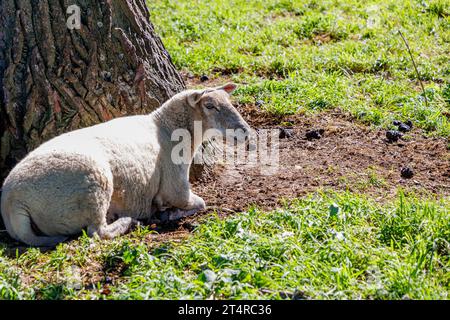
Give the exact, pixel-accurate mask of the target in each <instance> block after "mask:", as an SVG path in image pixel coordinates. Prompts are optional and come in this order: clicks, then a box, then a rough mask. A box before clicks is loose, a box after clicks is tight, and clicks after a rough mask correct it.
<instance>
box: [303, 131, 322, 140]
mask: <svg viewBox="0 0 450 320" xmlns="http://www.w3.org/2000/svg"><path fill="white" fill-rule="evenodd" d="M324 132H325V130H324V129H318V130H311V131H308V132H306V139H308V140H313V139H320V138H322V135H323V133H324Z"/></svg>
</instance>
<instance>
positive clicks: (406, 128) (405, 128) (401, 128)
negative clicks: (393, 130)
mask: <svg viewBox="0 0 450 320" xmlns="http://www.w3.org/2000/svg"><path fill="white" fill-rule="evenodd" d="M398 131H400V132H408V131H411V127H410V126H408V125H407V124H404V123H402V124H400V125H399V126H398Z"/></svg>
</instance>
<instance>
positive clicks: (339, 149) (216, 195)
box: [193, 106, 450, 211]
mask: <svg viewBox="0 0 450 320" xmlns="http://www.w3.org/2000/svg"><path fill="white" fill-rule="evenodd" d="M240 112H241V113H242V114H243V115H244V118H245V119H246V120H247V122H248V123H249V124H250V125H251V126H252V127H253V128H274V129H277V128H289V129H292V133H293V135H292V136H291V137H288V138H284V139H280V140H279V141H280V151H279V152H280V153H279V160H280V165H279V168H278V170H277V171H276V173H274V174H271V175H264V174H262V173H261V170H260V168H259V167H249V166H242V167H236V166H227V165H218V166H216V167H215V168H213V170H212V172H213V174H211V175H209V176H208V177H207V178H206V179H204V180H200V181H197V182H194V183H193V189H194V190H195V191H196V192H197V193H198V194H199V195H200V196H202V197H203V198H204V199H205V201H206V203H207V204H208V205H209V206H212V207H217V208H225V209H228V210H226V211H240V210H245V208H247V207H248V206H249V205H252V204H256V205H258V206H260V207H262V208H274V207H276V206H277V205H279V200H280V199H282V198H293V197H299V196H302V195H305V194H306V193H309V192H312V191H316V190H319V189H322V190H323V189H333V190H350V191H353V192H359V193H365V194H370V195H371V196H372V197H374V198H375V199H379V200H385V199H389V198H391V197H393V196H395V195H396V193H397V190H398V188H400V187H401V188H403V189H404V190H405V191H412V190H414V191H415V192H418V193H420V194H422V193H425V194H435V195H440V196H442V195H444V196H447V195H449V194H450V153H449V150H448V149H447V143H448V141H447V140H446V139H443V138H427V137H425V136H424V135H423V134H422V133H421V131H420V130H419V129H413V130H412V131H411V132H408V133H407V134H405V136H404V138H403V139H400V140H399V141H397V142H396V143H389V142H388V141H387V140H386V137H385V134H386V132H385V130H372V129H370V128H369V127H367V126H364V125H360V124H357V123H356V122H355V121H354V119H352V117H351V116H349V115H346V114H344V113H341V112H339V111H334V112H329V113H325V114H324V113H322V114H320V115H312V116H311V115H308V116H305V115H295V116H286V117H283V118H281V117H279V118H273V117H270V116H269V115H267V114H266V113H265V112H263V111H261V110H259V109H258V108H257V107H255V106H247V107H244V106H242V107H240ZM280 124H289V125H288V126H280ZM318 129H323V130H324V133H323V135H322V137H321V138H320V139H313V140H308V139H306V132H308V131H311V130H318ZM403 167H409V168H410V169H412V170H413V173H414V175H413V177H412V178H409V179H407V178H402V177H401V169H402V168H403Z"/></svg>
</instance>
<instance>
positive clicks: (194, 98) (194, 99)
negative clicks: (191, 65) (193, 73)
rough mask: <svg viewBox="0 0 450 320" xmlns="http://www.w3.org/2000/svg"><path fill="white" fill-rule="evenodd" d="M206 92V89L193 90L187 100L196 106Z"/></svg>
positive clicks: (192, 105)
mask: <svg viewBox="0 0 450 320" xmlns="http://www.w3.org/2000/svg"><path fill="white" fill-rule="evenodd" d="M204 93H205V91H193V92H191V93H190V94H189V95H188V96H187V102H188V104H189V106H191V107H192V108H194V107H195V106H196V105H197V104H198V103H199V102H200V99H201V98H202V96H203V94H204Z"/></svg>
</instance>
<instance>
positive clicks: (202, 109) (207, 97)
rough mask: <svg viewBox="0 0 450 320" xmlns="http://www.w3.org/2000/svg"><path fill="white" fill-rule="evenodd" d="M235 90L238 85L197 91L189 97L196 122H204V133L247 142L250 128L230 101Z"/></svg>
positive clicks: (230, 84) (231, 84)
mask: <svg viewBox="0 0 450 320" xmlns="http://www.w3.org/2000/svg"><path fill="white" fill-rule="evenodd" d="M235 89H236V85H235V84H233V83H229V84H226V85H224V86H222V87H218V88H211V89H206V90H195V91H192V93H191V94H190V95H189V96H188V103H189V105H190V106H191V107H192V108H193V109H194V114H195V115H196V116H195V118H196V120H200V121H202V128H203V133H205V132H208V133H209V136H212V135H216V136H217V135H221V136H222V137H223V138H226V137H230V138H234V139H236V140H237V141H239V142H244V141H245V140H246V138H247V137H248V134H249V133H250V126H249V125H248V124H247V122H245V120H244V119H243V118H242V116H241V115H240V114H239V112H238V111H237V110H236V108H235V107H234V106H233V104H232V103H231V101H230V94H231V93H232V92H233V91H234V90H235ZM214 131H215V132H216V133H217V134H214ZM207 135H208V134H207Z"/></svg>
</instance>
